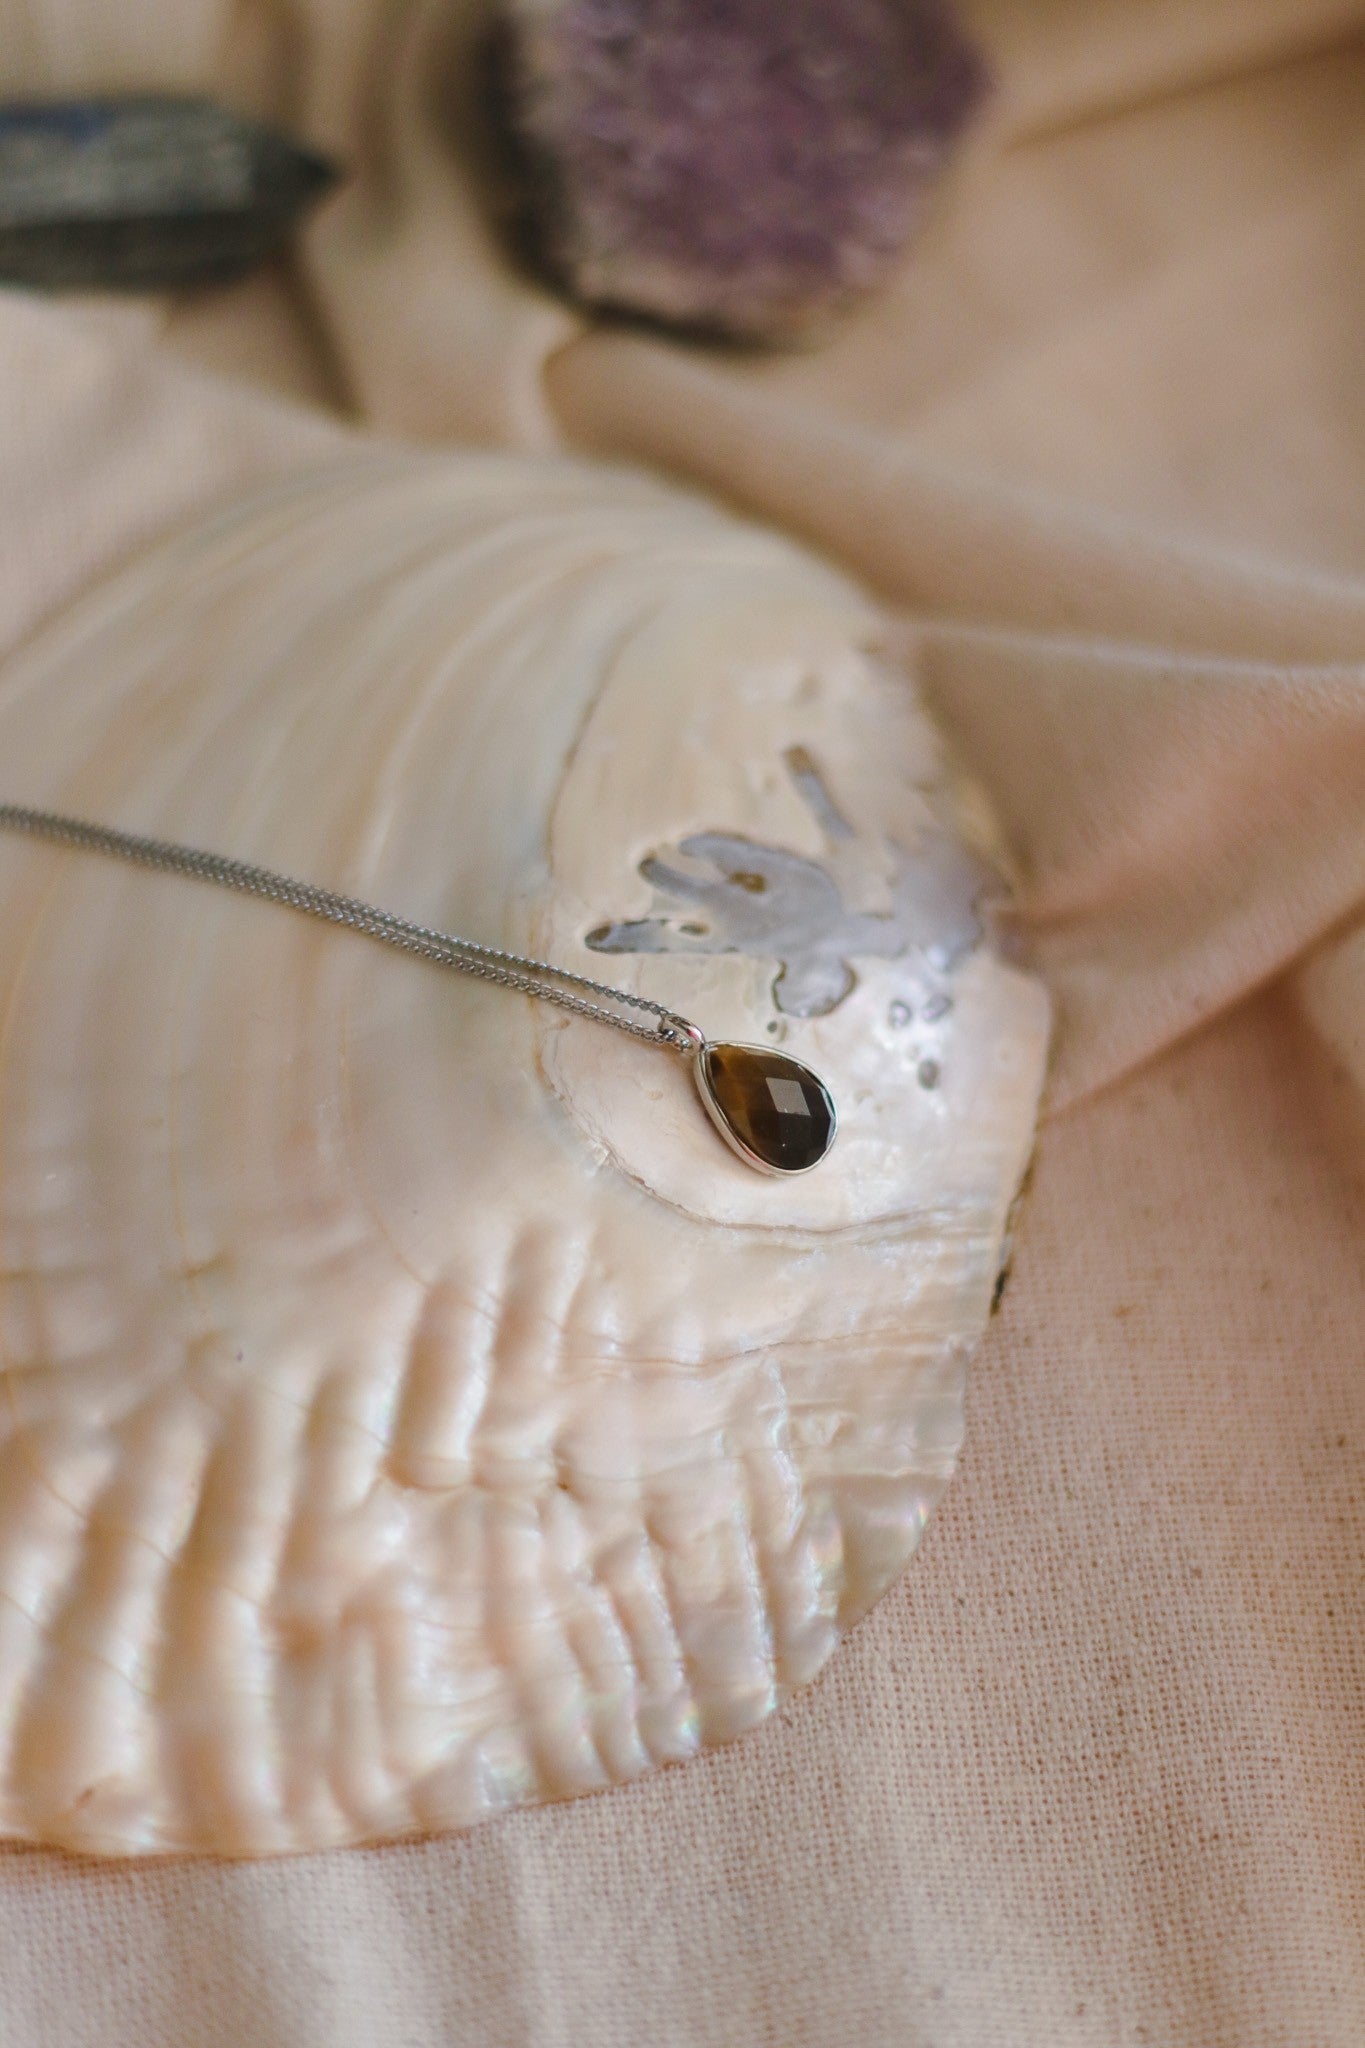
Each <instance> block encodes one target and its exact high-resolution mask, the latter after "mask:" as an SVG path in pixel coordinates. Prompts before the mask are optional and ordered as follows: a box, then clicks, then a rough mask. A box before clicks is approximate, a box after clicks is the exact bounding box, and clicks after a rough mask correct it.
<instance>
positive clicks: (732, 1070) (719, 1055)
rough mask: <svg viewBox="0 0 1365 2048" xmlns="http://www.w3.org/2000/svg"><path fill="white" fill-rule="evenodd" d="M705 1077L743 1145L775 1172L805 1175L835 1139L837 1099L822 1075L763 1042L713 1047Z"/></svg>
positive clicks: (707, 1056) (705, 1054)
mask: <svg viewBox="0 0 1365 2048" xmlns="http://www.w3.org/2000/svg"><path fill="white" fill-rule="evenodd" d="M701 1064H702V1079H703V1083H704V1086H705V1088H706V1089H707V1090H708V1091H709V1093H710V1098H711V1103H712V1105H713V1106H714V1109H715V1110H719V1112H720V1115H721V1118H722V1119H723V1121H724V1123H725V1124H726V1125H727V1126H728V1127H729V1129H730V1131H731V1132H732V1133H733V1134H734V1136H735V1137H736V1138H737V1139H738V1141H739V1144H740V1146H741V1148H742V1149H743V1150H744V1151H745V1152H747V1153H752V1154H753V1155H754V1157H755V1159H756V1160H758V1161H759V1162H761V1163H762V1164H763V1165H764V1166H766V1167H768V1168H769V1169H770V1170H771V1171H772V1172H774V1173H805V1172H806V1170H807V1168H808V1167H812V1166H815V1165H818V1163H819V1162H820V1160H822V1159H823V1158H824V1156H825V1154H826V1152H828V1150H829V1148H830V1146H831V1145H832V1144H833V1143H834V1128H835V1121H836V1119H835V1113H834V1102H833V1099H832V1097H831V1095H830V1093H829V1090H828V1089H827V1088H826V1087H825V1084H824V1082H823V1081H822V1080H821V1079H820V1078H819V1076H818V1075H817V1074H813V1073H812V1072H811V1070H810V1068H809V1067H803V1066H802V1064H801V1062H800V1060H794V1059H792V1058H791V1056H790V1055H789V1054H788V1053H784V1052H774V1051H772V1050H771V1049H770V1048H769V1047H767V1046H761V1045H708V1046H707V1047H706V1049H705V1051H704V1052H703V1054H702V1056H701Z"/></svg>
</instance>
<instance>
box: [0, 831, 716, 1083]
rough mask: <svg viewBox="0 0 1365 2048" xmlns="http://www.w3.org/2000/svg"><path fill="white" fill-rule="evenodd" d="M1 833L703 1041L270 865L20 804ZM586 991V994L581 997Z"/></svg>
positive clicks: (674, 1024)
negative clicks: (205, 889)
mask: <svg viewBox="0 0 1365 2048" xmlns="http://www.w3.org/2000/svg"><path fill="white" fill-rule="evenodd" d="M0 830H4V831H9V832H26V833H28V834H29V835H30V837H32V838H35V839H51V840H56V841H57V842H59V843H60V844H62V845H64V846H75V847H80V848H82V849H83V850H84V851H85V852H87V853H106V854H112V855H113V856H114V857H115V858H116V859H119V860H129V861H136V862H137V863H138V864H139V865H140V866H142V867H148V868H159V869H161V870H162V871H163V872H165V873H167V874H175V875H190V876H192V877H193V878H194V879H195V880H196V881H199V882H216V883H217V884H218V885H219V886H220V887H221V888H224V889H239V890H241V891H242V892H243V893H244V894H245V895H248V896H264V897H265V898H266V899H267V901H269V902H271V903H283V904H286V905H287V906H288V907H289V909H291V910H301V911H303V912H304V913H305V914H306V915H307V916H309V917H320V918H324V919H325V920H326V921H327V923H329V924H344V925H347V926H349V927H350V929H351V930H352V931H357V932H364V933H365V934H366V935H367V936H368V937H369V938H372V939H381V940H382V941H383V942H384V944H385V945H386V946H397V947H399V948H400V949H401V950H402V951H403V952H404V953H416V954H417V955H418V956H419V957H420V958H421V959H423V960H434V961H436V962H437V963H438V964H439V965H440V966H442V967H452V968H454V970H455V971H456V973H457V974H475V975H477V976H478V977H479V978H480V980H482V981H491V982H494V983H496V985H497V986H498V987H499V988H512V989H517V990H519V991H520V993H521V994H522V995H525V996H535V997H537V998H538V999H539V1000H540V1001H541V1002H545V1003H557V1004H558V1005H559V1007H560V1009H561V1010H572V1011H573V1012H574V1014H575V1015H576V1016H580V1017H595V1018H596V1020H597V1022H598V1023H599V1024H612V1025H615V1027H616V1029H617V1030H618V1031H627V1032H629V1034H630V1036H631V1037H632V1038H643V1039H645V1040H646V1041H647V1042H648V1043H649V1044H651V1045H657V1044H659V1043H663V1044H665V1045H671V1046H674V1047H675V1048H676V1049H677V1050H678V1051H680V1052H688V1053H690V1052H691V1051H692V1050H693V1048H694V1047H695V1046H696V1045H698V1044H699V1043H700V1042H701V1036H702V1034H701V1032H700V1031H699V1030H698V1029H697V1026H696V1025H695V1024H689V1022H688V1021H687V1019H686V1017H679V1016H678V1015H677V1014H676V1012H674V1011H673V1010H669V1009H665V1007H664V1005H663V1004H662V1003H654V1002H651V1001H650V1000H649V998H648V997H647V996H637V995H632V994H631V993H630V991H629V990H628V989H624V988H612V987H611V986H610V984H609V983H607V982H604V981H589V979H588V978H587V976H586V975H583V974H571V973H570V972H569V970H568V968H566V967H552V966H551V965H550V963H549V961H548V960H528V959H525V958H524V957H523V956H522V955H521V954H520V953H504V952H501V951H499V949H498V948H497V947H496V946H480V945H478V944H476V943H475V941H474V940H473V939H460V938H456V937H455V936H454V935H453V933H450V932H438V931H432V930H431V929H430V927H429V926H427V925H423V924H413V923H411V922H410V920H409V919H407V918H406V917H398V916H396V915H395V914H394V912H393V911H390V910H379V909H377V908H376V907H375V905H374V904H372V903H361V902H359V901H358V900H357V898H355V897H354V896H339V895H337V894H336V893H335V891H334V890H331V889H320V888H318V887H317V886H316V884H314V883H312V882H298V881H294V880H292V879H291V878H290V877H289V876H288V875H279V874H276V873H274V871H273V870H272V869H270V868H260V867H255V866H253V864H252V863H251V862H250V861H244V860H231V859H229V857H228V856H227V855H226V854H222V853H204V852H202V851H200V849H199V848H197V847H194V846H177V845H176V844H175V843H174V842H173V841H172V840H168V839H148V838H144V837H143V836H142V835H141V834H140V833H137V832H119V831H116V830H115V829H114V828H113V827H112V826H109V825H92V824H89V823H87V822H86V820H84V819H83V818H66V817H63V816H61V814H60V813H59V812H56V811H35V810H28V809H25V808H24V806H23V805H21V804H0ZM575 990H585V991H586V992H587V993H586V994H575V993H574V991H575ZM589 996H605V997H606V998H607V1000H608V1001H609V1002H612V1003H616V1004H618V1005H620V1006H621V1008H622V1009H626V1010H640V1011H643V1012H644V1013H645V1014H646V1015H648V1016H651V1017H653V1018H654V1019H655V1022H654V1023H653V1024H640V1023H637V1022H635V1020H634V1019H633V1018H631V1017H628V1016H620V1015H618V1014H617V1012H616V1011H614V1010H608V1009H604V1008H603V1006H602V1004H601V1003H594V1002H590V1001H589V1000H588V997H589Z"/></svg>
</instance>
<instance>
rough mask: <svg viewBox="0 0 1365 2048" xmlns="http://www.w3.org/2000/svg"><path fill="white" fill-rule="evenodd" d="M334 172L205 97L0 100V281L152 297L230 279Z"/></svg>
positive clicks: (260, 255) (284, 229)
mask: <svg viewBox="0 0 1365 2048" xmlns="http://www.w3.org/2000/svg"><path fill="white" fill-rule="evenodd" d="M337 175H338V173H337V170H336V167H335V166H334V165H333V164H331V163H329V162H328V161H327V160H326V159H325V158H324V157H321V156H319V155H318V154H317V153H316V152H315V151H313V150H310V149H307V148H303V147H301V146H300V145H299V144H297V143H295V142H293V141H291V140H290V138H289V137H287V136H284V135H279V134H276V133H275V131H274V130H273V129H270V128H265V127H262V126H261V125H260V124H259V123H258V122H255V121H248V120H244V119H243V118H242V117H241V116H240V115H237V114H234V113H231V112H229V110H228V109H227V108H225V107H219V106H215V105H213V104H212V102H210V101H208V100H199V99H184V98H174V97H152V96H136V97H131V98H127V99H108V100H63V101H26V102H22V103H20V104H16V105H5V104H0V282H2V283H8V284H19V285H27V286H31V287H37V288H39V289H45V290H48V291H69V290H80V291H92V290H105V291H157V290H163V289H168V288H172V287H176V286H188V285H203V284H211V283H216V282H219V281H221V280H224V279H227V278H233V277H238V276H240V275H241V274H242V273H243V272H244V271H247V270H249V269H251V268H252V266H253V265H254V264H257V263H260V262H263V261H264V259H265V258H266V257H267V256H269V255H270V254H271V253H272V251H273V250H274V249H276V248H277V247H278V246H279V244H280V243H281V242H282V241H283V240H284V238H285V236H286V235H287V234H288V233H289V231H290V229H291V227H292V226H293V224H294V222H295V221H296V220H297V219H298V217H299V216H300V214H302V213H303V212H304V211H305V209H306V208H308V207H309V206H311V205H313V203H314V202H315V201H316V200H317V199H319V198H320V197H321V196H322V194H323V193H324V192H325V191H326V190H327V189H328V187H329V186H330V185H332V184H333V183H334V182H335V180H336V177H337Z"/></svg>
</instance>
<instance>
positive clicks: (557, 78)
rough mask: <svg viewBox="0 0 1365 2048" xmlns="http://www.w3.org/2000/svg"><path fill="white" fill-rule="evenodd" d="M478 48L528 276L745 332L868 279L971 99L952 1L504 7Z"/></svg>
mask: <svg viewBox="0 0 1365 2048" xmlns="http://www.w3.org/2000/svg"><path fill="white" fill-rule="evenodd" d="M495 51H496V54H495V65H496V78H497V83H498V93H499V98H500V101H501V104H502V107H503V109H504V112H505V116H506V120H507V124H508V126H509V129H510V133H511V137H512V140H513V145H514V149H515V152H516V157H517V161H518V168H519V178H520V183H521V194H522V198H521V211H522V218H523V225H524V229H525V235H526V238H527V240H528V243H529V246H530V248H531V251H532V253H533V255H534V256H535V258H536V259H537V260H538V262H539V263H540V265H541V267H542V268H544V269H547V270H548V271H549V272H550V273H551V274H552V275H553V276H554V278H555V279H556V280H557V281H558V282H559V283H560V284H561V285H562V286H563V287H564V288H565V289H566V290H568V291H569V292H570V293H571V294H572V295H573V296H574V297H576V298H578V299H580V300H582V301H584V302H586V303H588V304H590V305H595V306H602V307H611V308H617V309H621V310H623V311H628V312H633V313H637V314H644V315H646V316H649V317H652V318H655V319H660V320H665V321H668V322H670V323H674V324H679V325H682V326H685V327H691V328H695V329H699V330H704V331H710V332H716V333H721V334H725V335H730V336H735V337H740V338H744V339H749V340H765V339H780V338H783V337H786V336H791V335H795V334H797V333H799V332H800V331H801V330H802V329H804V328H806V327H809V326H810V325H811V324H812V323H813V322H817V321H819V320H821V319H823V318H824V317H825V316H826V315H828V314H829V313H830V312H831V311H833V310H834V309H836V308H837V307H839V306H840V305H842V304H843V303H845V302H846V301H848V300H849V299H851V298H853V297H854V296H856V295H857V294H858V293H860V292H862V291H865V290H866V289H867V288H868V287H869V286H870V285H872V284H874V283H875V282H876V281H877V280H878V279H879V278H880V277H882V275H883V274H884V273H885V272H886V270H887V269H888V268H889V267H890V266H891V265H892V264H893V263H894V262H895V260H896V259H897V257H898V256H899V255H900V254H901V252H902V251H903V249H904V248H905V245H906V243H907V241H908V240H909V238H910V236H911V234H912V232H913V230H914V228H915V225H916V223H917V221H918V219H919V216H920V214H921V212H922V210H923V205H924V201H925V198H926V195H927V193H928V191H929V189H930V187H931V186H932V184H933V182H934V180H935V178H936V176H937V175H938V173H939V172H940V170H941V169H942V167H943V165H944V163H945V161H946V159H947V157H948V155H949V153H950V151H951V149H952V146H953V144H954V143H955V141H956V140H957V138H958V136H959V135H960V133H961V132H962V130H963V128H964V127H965V125H966V124H967V122H968V121H969V119H970V117H971V115H972V113H973V112H974V110H975V109H976V107H977V106H978V104H979V103H980V101H981V100H982V98H983V96H984V94H985V91H986V88H987V73H986V67H985V64H984V62H983V59H982V58H981V56H980V54H979V52H978V51H977V49H976V46H975V44H974V43H973V42H972V41H971V40H970V39H969V37H968V36H967V34H966V32H965V30H964V29H963V28H962V26H961V25H960V23H959V21H958V19H957V16H956V14H955V13H954V12H953V9H952V6H951V4H950V0H504V5H503V8H502V14H501V23H500V29H499V33H498V36H497V39H496V45H495Z"/></svg>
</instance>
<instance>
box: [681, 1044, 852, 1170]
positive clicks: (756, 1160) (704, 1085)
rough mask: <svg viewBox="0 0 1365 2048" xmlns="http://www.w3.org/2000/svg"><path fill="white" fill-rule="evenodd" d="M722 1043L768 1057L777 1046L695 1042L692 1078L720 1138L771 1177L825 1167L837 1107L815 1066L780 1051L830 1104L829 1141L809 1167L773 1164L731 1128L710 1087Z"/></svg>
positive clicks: (836, 1125)
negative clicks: (711, 1064) (714, 1055)
mask: <svg viewBox="0 0 1365 2048" xmlns="http://www.w3.org/2000/svg"><path fill="white" fill-rule="evenodd" d="M722 1045H724V1046H733V1047H734V1048H735V1050H736V1051H738V1052H752V1053H761V1054H763V1056H764V1057H765V1058H768V1059H770V1058H771V1057H772V1056H773V1054H774V1052H776V1051H777V1050H778V1048H777V1047H775V1046H771V1045H751V1044H749V1043H748V1041H747V1040H745V1039H742V1038H717V1039H714V1040H713V1039H710V1038H701V1039H699V1041H698V1042H697V1043H696V1044H694V1047H693V1052H692V1078H693V1079H694V1080H695V1082H696V1084H697V1093H698V1095H700V1097H701V1099H702V1106H703V1108H704V1109H705V1111H706V1114H707V1115H708V1116H709V1117H710V1119H711V1121H712V1123H713V1124H714V1125H715V1127H716V1129H717V1130H718V1131H719V1132H720V1135H721V1137H722V1138H724V1140H725V1142H726V1144H727V1145H728V1146H729V1147H730V1150H731V1151H732V1152H734V1153H736V1154H737V1155H738V1157H739V1158H741V1159H742V1160H743V1161H744V1164H745V1165H746V1166H749V1167H752V1168H753V1170H754V1172H755V1173H765V1174H767V1176H768V1178H769V1179H770V1180H799V1179H800V1178H801V1176H802V1174H805V1173H814V1171H815V1169H816V1167H817V1166H823V1165H824V1163H825V1161H826V1160H827V1159H828V1158H829V1155H830V1153H831V1152H832V1151H833V1150H834V1141H835V1139H836V1138H837V1137H838V1135H839V1111H838V1107H837V1105H836V1103H835V1100H834V1097H833V1096H832V1095H831V1094H830V1092H829V1089H828V1088H827V1087H826V1086H825V1084H824V1082H823V1081H822V1080H821V1078H820V1076H819V1075H818V1074H817V1073H816V1071H815V1069H814V1068H813V1067H808V1066H807V1065H806V1062H805V1061H804V1060H799V1059H797V1057H796V1055H795V1053H790V1052H788V1053H782V1054H781V1057H782V1058H783V1059H788V1060H790V1061H791V1063H792V1065H793V1066H794V1067H800V1068H801V1070H802V1072H803V1073H806V1074H809V1075H810V1077H811V1079H812V1081H814V1082H815V1084H816V1086H817V1087H818V1088H819V1090H820V1092H821V1094H822V1095H823V1096H824V1098H825V1101H826V1102H827V1103H828V1104H829V1143H828V1144H827V1145H826V1146H825V1149H824V1151H823V1152H822V1153H821V1154H820V1157H819V1158H818V1159H812V1161H811V1163H810V1165H809V1166H774V1165H772V1163H771V1162H770V1161H769V1160H767V1159H762V1158H760V1157H759V1155H758V1153H757V1152H753V1151H751V1150H750V1148H749V1147H748V1146H747V1145H746V1144H745V1143H744V1140H743V1139H742V1138H741V1137H740V1136H739V1135H738V1133H737V1132H736V1131H735V1130H733V1129H732V1128H731V1125H730V1121H729V1118H728V1117H727V1116H726V1114H725V1111H724V1110H723V1109H722V1108H721V1106H720V1104H719V1102H717V1100H716V1097H715V1093H714V1091H713V1089H712V1086H711V1076H710V1072H709V1071H708V1067H707V1061H708V1058H709V1055H710V1054H711V1052H712V1050H713V1048H715V1047H718V1046H722Z"/></svg>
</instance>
